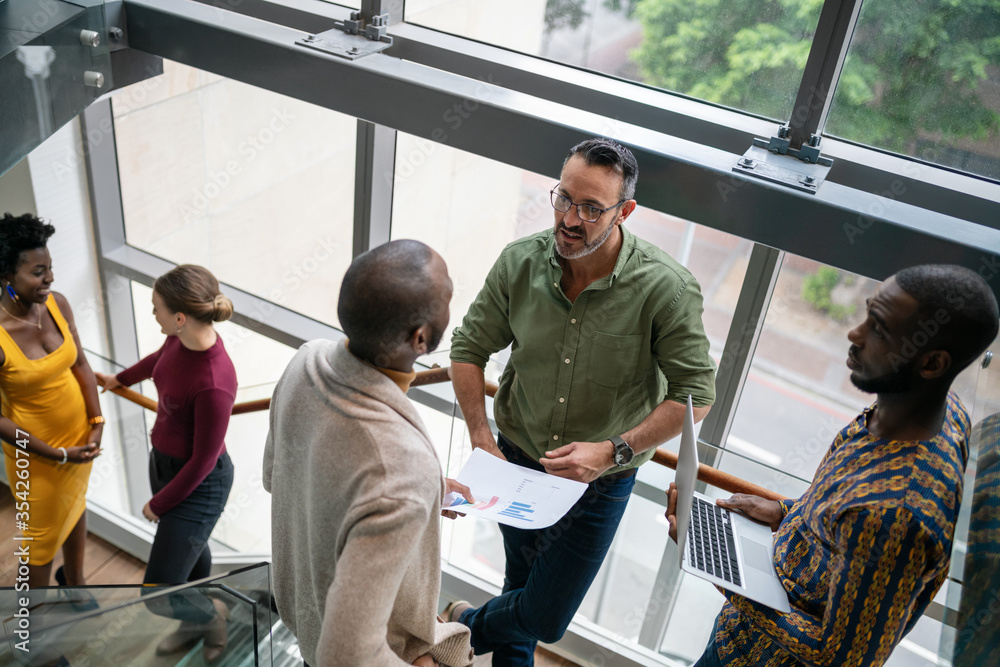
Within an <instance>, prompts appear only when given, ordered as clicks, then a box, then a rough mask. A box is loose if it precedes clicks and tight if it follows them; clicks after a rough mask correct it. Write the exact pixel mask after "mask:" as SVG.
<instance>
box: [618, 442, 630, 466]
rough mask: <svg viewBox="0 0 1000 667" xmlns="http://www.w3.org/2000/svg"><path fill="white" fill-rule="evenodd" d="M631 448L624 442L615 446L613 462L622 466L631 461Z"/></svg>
mask: <svg viewBox="0 0 1000 667" xmlns="http://www.w3.org/2000/svg"><path fill="white" fill-rule="evenodd" d="M632 456H633V452H632V448H631V447H629V446H628V445H627V444H626V443H624V442H623V443H622V444H620V445H617V446H616V447H615V464H616V465H620V466H624V465H628V464H629V463H631V462H632Z"/></svg>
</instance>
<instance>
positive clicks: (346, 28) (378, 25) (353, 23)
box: [295, 12, 392, 60]
mask: <svg viewBox="0 0 1000 667" xmlns="http://www.w3.org/2000/svg"><path fill="white" fill-rule="evenodd" d="M388 28H389V15H388V14H379V15H378V16H374V17H372V20H371V21H370V22H366V21H365V19H364V17H363V16H362V15H361V12H351V18H350V19H348V20H346V21H340V20H337V21H335V22H334V27H333V28H331V29H330V30H326V31H324V32H321V33H319V34H316V35H307V36H306V37H304V38H302V39H297V40H295V43H296V44H297V45H298V46H304V47H306V48H309V49H314V50H316V51H322V52H323V53H328V54H330V55H334V56H339V57H341V58H346V59H348V60H357V59H358V58H362V57H364V56H368V55H371V54H373V53H378V52H380V51H384V50H385V49H387V48H389V47H390V46H392V37H390V36H389V35H387V34H386V30H387V29H388Z"/></svg>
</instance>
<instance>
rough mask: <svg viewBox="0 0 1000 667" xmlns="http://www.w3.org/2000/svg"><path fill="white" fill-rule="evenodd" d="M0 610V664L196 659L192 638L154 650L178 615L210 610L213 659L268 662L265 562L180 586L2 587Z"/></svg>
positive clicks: (77, 665)
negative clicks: (0, 639)
mask: <svg viewBox="0 0 1000 667" xmlns="http://www.w3.org/2000/svg"><path fill="white" fill-rule="evenodd" d="M223 605H224V610H223ZM195 610H197V611H195ZM0 612H2V614H3V618H4V619H5V620H4V630H5V634H6V638H7V639H8V641H7V642H6V643H4V644H2V645H0V663H2V664H23V665H44V664H70V665H74V667H85V666H98V665H100V666H105V665H115V664H120V665H139V664H141V665H164V666H166V665H191V664H202V662H201V653H202V650H203V646H202V641H201V639H200V638H197V637H196V638H195V640H194V641H193V642H191V644H190V646H187V647H185V648H184V649H182V650H180V651H178V652H177V653H173V654H171V655H157V653H156V647H157V645H158V644H159V643H160V642H161V641H162V640H163V639H164V638H166V637H167V635H169V634H170V633H172V632H174V631H175V630H176V629H177V628H178V625H179V618H181V617H183V616H184V615H185V614H191V616H189V618H191V619H192V620H196V621H198V622H201V619H202V618H204V617H207V618H208V619H211V618H212V616H213V615H214V614H218V613H221V614H222V615H223V616H224V617H226V633H225V634H226V641H225V644H226V648H225V650H224V652H223V654H222V656H221V657H220V658H219V660H218V661H217V662H215V663H214V664H217V665H233V666H235V665H241V666H242V665H271V664H272V646H271V639H270V638H271V627H272V625H273V623H274V621H276V620H277V619H276V618H275V617H274V614H273V612H272V611H271V582H270V565H269V564H267V563H260V564H258V565H254V566H251V567H247V568H242V569H240V570H235V571H233V572H229V573H227V574H223V575H218V576H215V577H210V578H208V579H202V580H200V581H196V582H192V583H190V584H185V585H182V586H153V587H150V586H85V587H63V588H43V589H38V590H34V591H29V592H18V591H14V590H13V589H3V590H2V591H0ZM199 614H200V615H199ZM25 618H26V619H28V620H27V621H22V620H21V619H25ZM22 626H23V629H22ZM60 660H62V661H64V662H59V661H60Z"/></svg>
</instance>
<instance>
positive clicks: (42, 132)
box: [0, 0, 111, 174]
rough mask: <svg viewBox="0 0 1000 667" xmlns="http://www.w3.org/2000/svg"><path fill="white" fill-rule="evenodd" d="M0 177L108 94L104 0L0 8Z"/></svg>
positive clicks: (27, 0) (18, 0) (18, 2)
mask: <svg viewBox="0 0 1000 667" xmlns="http://www.w3.org/2000/svg"><path fill="white" fill-rule="evenodd" d="M0 5H2V9H3V11H0V90H3V91H4V96H3V100H2V109H0V118H3V122H0V174H2V173H4V172H5V171H6V170H7V169H8V168H10V167H11V166H13V165H14V164H16V163H17V162H18V161H19V160H20V159H21V158H23V157H24V156H25V155H27V154H28V153H29V152H31V150H33V149H34V148H35V147H36V146H38V145H39V144H41V143H42V142H43V141H45V139H47V138H48V137H49V136H51V135H52V134H53V133H54V132H55V131H56V130H58V129H59V128H60V127H62V126H63V125H65V124H66V123H67V122H69V121H70V120H72V119H73V118H75V117H76V116H77V115H78V114H79V113H80V112H81V111H83V110H84V109H85V108H86V107H87V106H88V105H89V104H90V103H91V102H93V101H94V100H96V99H97V98H98V97H99V96H100V95H102V94H103V93H105V92H107V91H108V90H110V89H111V56H110V49H109V46H108V37H107V29H106V27H105V20H104V3H103V0H74V1H73V2H66V1H64V0H48V1H47V2H37V1H36V0H6V2H4V3H0Z"/></svg>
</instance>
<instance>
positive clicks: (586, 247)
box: [556, 225, 615, 259]
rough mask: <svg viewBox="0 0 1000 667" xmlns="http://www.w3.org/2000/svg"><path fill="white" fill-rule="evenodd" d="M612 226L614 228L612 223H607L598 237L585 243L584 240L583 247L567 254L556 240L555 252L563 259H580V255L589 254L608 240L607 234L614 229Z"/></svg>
mask: <svg viewBox="0 0 1000 667" xmlns="http://www.w3.org/2000/svg"><path fill="white" fill-rule="evenodd" d="M614 228H615V226H614V225H608V228H607V229H606V230H605V231H604V234H603V235H602V236H601V237H600V238H599V239H597V240H596V241H594V242H593V243H587V242H586V241H584V242H583V247H582V248H580V249H579V250H577V251H576V252H574V253H569V254H567V253H564V252H563V251H562V249H561V248H560V247H559V243H558V241H557V242H556V252H557V253H558V254H559V256H560V257H562V258H563V259H580V258H581V257H586V256H587V255H590V254H591V253H593V252H594V251H596V250H597V249H598V248H600V247H601V246H602V245H604V242H605V241H607V240H608V237H609V236H611V232H612V231H613V230H614Z"/></svg>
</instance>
